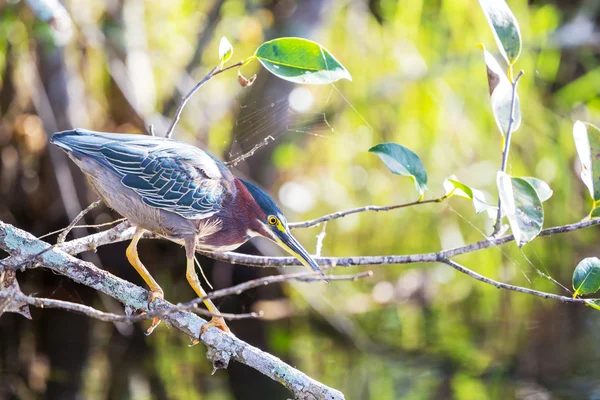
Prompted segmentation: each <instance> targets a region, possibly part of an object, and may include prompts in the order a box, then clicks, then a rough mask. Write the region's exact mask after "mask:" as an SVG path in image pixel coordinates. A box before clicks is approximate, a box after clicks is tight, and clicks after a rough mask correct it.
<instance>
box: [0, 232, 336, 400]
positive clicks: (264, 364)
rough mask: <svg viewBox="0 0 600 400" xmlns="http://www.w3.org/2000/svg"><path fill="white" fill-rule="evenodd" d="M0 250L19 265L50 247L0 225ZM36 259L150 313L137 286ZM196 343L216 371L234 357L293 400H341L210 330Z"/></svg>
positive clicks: (181, 320) (186, 327)
mask: <svg viewBox="0 0 600 400" xmlns="http://www.w3.org/2000/svg"><path fill="white" fill-rule="evenodd" d="M0 247H1V248H2V249H4V250H5V251H7V252H8V253H9V254H11V256H12V257H11V258H13V259H21V260H22V259H27V258H30V257H32V256H35V255H37V254H40V253H41V252H42V251H44V250H46V249H47V248H48V247H51V246H50V245H49V244H48V243H45V242H43V241H41V240H38V239H36V238H35V237H34V236H33V235H31V234H29V233H27V232H25V231H22V230H20V229H18V228H15V227H14V226H12V225H9V224H6V223H4V222H1V221H0ZM39 257H40V260H39V262H40V263H41V264H43V266H44V267H45V268H48V269H50V270H52V271H53V272H56V273H59V274H61V275H65V276H68V277H69V278H71V279H73V280H74V281H76V282H79V283H81V284H83V285H86V286H89V287H91V288H92V289H95V290H98V291H100V292H102V293H105V294H107V295H109V296H111V297H113V298H115V299H117V300H119V301H120V302H121V303H123V304H126V305H128V306H130V307H131V308H133V309H135V310H141V311H149V309H148V299H149V292H148V291H147V290H144V289H142V288H141V287H139V286H137V285H134V284H132V283H130V282H127V281H125V280H123V279H121V278H118V277H116V276H114V275H112V274H110V273H108V272H106V271H104V270H101V269H99V268H97V267H96V266H95V265H93V264H91V263H88V262H85V261H81V260H79V259H77V258H74V257H72V256H70V255H68V254H66V253H64V252H63V251H60V250H57V249H51V250H49V251H46V252H45V253H44V254H42V255H41V256H39ZM3 261H4V260H3ZM151 304H152V310H160V309H164V308H169V307H173V305H172V304H171V303H169V302H166V301H164V300H162V299H156V300H154V301H153V302H152V303H151ZM163 320H164V321H165V322H166V323H168V324H170V325H173V326H174V327H176V328H177V329H179V330H181V331H182V332H184V333H186V334H187V335H189V336H190V337H193V338H197V337H198V336H199V335H200V327H201V326H202V325H203V324H205V323H206V320H204V319H202V318H200V317H198V316H197V315H195V314H193V313H191V312H185V311H180V312H175V313H172V314H169V315H165V316H164V317H163ZM200 340H201V341H202V342H203V343H204V344H205V345H206V346H207V347H208V348H209V351H208V353H207V354H208V355H209V356H210V357H211V361H213V365H216V362H217V361H219V362H221V363H222V364H220V365H219V366H220V367H225V366H226V365H227V362H228V361H229V359H230V358H233V359H234V360H236V361H238V362H241V363H243V364H246V365H248V366H249V367H252V368H254V369H256V370H258V371H260V372H261V373H263V374H264V375H267V376H268V377H270V378H271V379H274V380H276V381H278V382H281V383H282V384H283V385H284V386H285V387H287V388H288V389H289V390H291V391H292V392H293V393H294V396H295V397H296V398H297V399H328V400H329V399H343V398H344V396H343V394H342V393H340V392H338V391H337V390H335V389H332V388H329V387H327V386H325V385H323V384H321V383H319V382H317V381H315V380H314V379H312V378H310V377H308V376H306V375H305V374H304V373H302V372H300V371H298V370H296V369H294V368H292V367H290V366H289V365H288V364H286V363H284V362H283V361H281V360H280V359H278V358H276V357H274V356H272V355H270V354H268V353H265V352H263V351H261V350H259V349H257V348H255V347H253V346H250V345H249V344H248V343H245V342H243V341H241V340H240V339H238V338H236V337H235V336H233V335H229V334H226V333H224V332H222V331H220V330H219V329H216V328H209V329H208V330H207V331H206V332H205V333H204V334H202V336H201V337H200Z"/></svg>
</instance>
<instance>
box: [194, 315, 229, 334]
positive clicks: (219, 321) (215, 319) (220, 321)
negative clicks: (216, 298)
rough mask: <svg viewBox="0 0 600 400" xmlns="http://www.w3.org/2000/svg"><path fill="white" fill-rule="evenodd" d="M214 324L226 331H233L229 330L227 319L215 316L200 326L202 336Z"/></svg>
mask: <svg viewBox="0 0 600 400" xmlns="http://www.w3.org/2000/svg"><path fill="white" fill-rule="evenodd" d="M213 326H214V327H215V328H219V329H220V330H222V331H223V332H225V333H229V334H231V331H230V330H229V327H228V326H227V324H226V323H225V320H224V319H223V317H217V316H214V317H212V318H211V320H210V321H208V322H207V323H206V324H204V325H202V326H201V327H200V336H202V335H203V334H204V332H206V331H207V330H208V328H211V327H213Z"/></svg>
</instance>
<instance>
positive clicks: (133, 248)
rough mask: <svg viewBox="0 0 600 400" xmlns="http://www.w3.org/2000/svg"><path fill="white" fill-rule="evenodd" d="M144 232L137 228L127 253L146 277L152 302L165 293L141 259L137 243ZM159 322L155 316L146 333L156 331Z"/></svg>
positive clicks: (133, 263)
mask: <svg viewBox="0 0 600 400" xmlns="http://www.w3.org/2000/svg"><path fill="white" fill-rule="evenodd" d="M143 234H144V230H143V229H141V228H137V230H136V231H135V234H134V235H133V239H131V243H130V244H129V247H127V251H126V254H127V259H128V260H129V263H130V264H131V265H132V266H133V268H135V270H136V271H137V272H138V274H140V276H141V277H142V279H144V282H146V284H147V285H148V286H149V287H150V291H151V293H150V299H149V303H152V302H153V301H154V300H156V299H163V298H164V297H165V294H164V291H163V290H162V288H161V287H160V286H159V285H158V283H157V282H156V281H155V280H154V278H153V277H152V275H150V272H148V270H147V269H146V267H144V264H142V262H141V261H140V257H139V256H138V251H137V244H138V242H139V241H140V238H141V237H142V235H143ZM158 324H160V319H158V318H154V319H153V320H152V325H151V326H150V328H148V330H147V331H146V335H149V334H151V333H152V332H153V331H154V329H155V328H156V327H157V326H158Z"/></svg>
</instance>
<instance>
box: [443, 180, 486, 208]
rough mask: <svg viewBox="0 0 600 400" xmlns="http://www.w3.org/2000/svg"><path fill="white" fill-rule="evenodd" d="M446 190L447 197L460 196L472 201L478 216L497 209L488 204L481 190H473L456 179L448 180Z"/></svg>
mask: <svg viewBox="0 0 600 400" xmlns="http://www.w3.org/2000/svg"><path fill="white" fill-rule="evenodd" d="M444 188H445V189H446V195H447V196H458V197H463V198H465V199H469V200H471V201H472V202H473V206H474V207H475V213H477V214H479V213H481V212H483V211H488V210H490V209H493V210H495V209H497V208H496V207H495V206H493V205H491V204H488V203H487V202H486V200H485V195H484V194H483V192H482V191H481V190H477V189H473V188H472V187H470V186H467V185H465V184H464V183H462V182H460V181H458V180H456V179H452V177H450V178H446V180H445V181H444Z"/></svg>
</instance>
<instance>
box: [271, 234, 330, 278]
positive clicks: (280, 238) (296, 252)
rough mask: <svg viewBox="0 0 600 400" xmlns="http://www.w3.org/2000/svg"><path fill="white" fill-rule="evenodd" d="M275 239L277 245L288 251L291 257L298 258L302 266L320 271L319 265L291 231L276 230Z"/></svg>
mask: <svg viewBox="0 0 600 400" xmlns="http://www.w3.org/2000/svg"><path fill="white" fill-rule="evenodd" d="M276 231H277V232H276V234H275V237H276V238H277V244H279V245H280V246H281V247H283V248H284V249H286V250H287V251H288V252H289V253H290V254H291V255H293V256H294V257H296V258H297V259H298V260H299V261H300V262H301V263H302V265H304V266H305V267H306V268H308V269H310V270H312V271H320V270H321V268H319V265H318V264H317V263H316V262H315V260H314V259H313V258H312V257H311V256H310V255H309V254H308V252H307V251H306V250H304V247H302V245H301V244H300V243H298V241H297V240H296V239H295V238H294V237H293V236H292V234H291V233H290V232H289V231H287V230H286V231H283V230H279V229H276Z"/></svg>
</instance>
